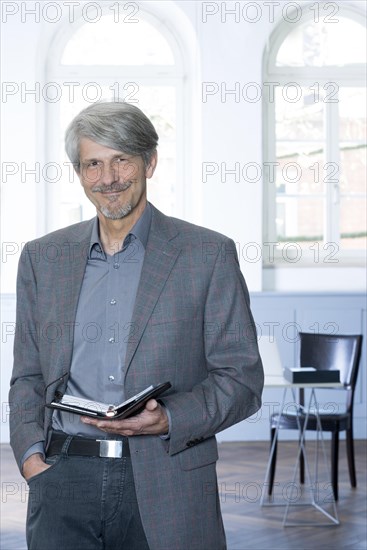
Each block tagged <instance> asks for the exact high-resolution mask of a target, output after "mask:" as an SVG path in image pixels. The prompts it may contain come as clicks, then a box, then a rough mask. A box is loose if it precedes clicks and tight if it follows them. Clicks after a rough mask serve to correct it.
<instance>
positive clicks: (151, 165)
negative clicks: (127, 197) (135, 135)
mask: <svg viewBox="0 0 367 550" xmlns="http://www.w3.org/2000/svg"><path fill="white" fill-rule="evenodd" d="M157 163H158V152H157V149H156V150H155V151H154V153H152V156H151V157H150V161H149V164H148V165H147V167H146V169H145V177H146V178H147V179H150V178H151V177H152V176H153V174H154V171H155V169H156V166H157Z"/></svg>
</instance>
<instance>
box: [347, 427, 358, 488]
mask: <svg viewBox="0 0 367 550" xmlns="http://www.w3.org/2000/svg"><path fill="white" fill-rule="evenodd" d="M345 443H346V446H347V458H348V469H349V479H350V484H351V486H352V487H357V477H356V466H355V460H354V440H353V428H350V429H349V430H347V431H346V441H345Z"/></svg>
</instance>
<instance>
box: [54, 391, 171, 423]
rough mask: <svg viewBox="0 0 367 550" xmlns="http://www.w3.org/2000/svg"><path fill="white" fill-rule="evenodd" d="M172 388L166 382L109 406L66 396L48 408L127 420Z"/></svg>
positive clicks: (105, 418)
mask: <svg viewBox="0 0 367 550" xmlns="http://www.w3.org/2000/svg"><path fill="white" fill-rule="evenodd" d="M170 387H171V383H170V382H164V383H163V384H158V385H157V386H149V387H148V388H145V390H143V391H141V392H139V393H137V394H136V395H134V396H133V397H130V399H127V400H126V401H124V402H123V403H121V404H120V405H108V404H106V403H99V402H98V401H91V400H90V399H82V398H81V397H74V396H72V395H67V394H65V395H63V396H62V397H61V398H60V399H57V398H55V399H54V400H53V401H51V403H48V404H47V405H46V407H50V408H51V409H58V410H60V411H66V412H71V413H74V414H80V415H81V416H92V417H93V418H103V419H104V420H107V419H111V420H113V419H114V418H127V417H129V416H133V415H134V414H137V413H138V412H140V411H141V410H143V409H144V406H145V403H146V402H147V401H149V399H153V398H156V397H158V396H159V395H161V394H162V393H163V392H164V391H166V390H168V389H169V388H170Z"/></svg>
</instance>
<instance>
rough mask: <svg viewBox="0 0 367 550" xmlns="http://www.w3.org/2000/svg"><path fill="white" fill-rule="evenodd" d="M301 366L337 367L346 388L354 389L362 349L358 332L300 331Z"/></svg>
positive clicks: (327, 368)
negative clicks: (322, 332) (325, 332)
mask: <svg viewBox="0 0 367 550" xmlns="http://www.w3.org/2000/svg"><path fill="white" fill-rule="evenodd" d="M299 336H300V339H301V354H300V366H301V367H314V368H315V369H319V370H331V369H338V370H339V371H340V381H341V382H342V383H343V384H344V386H345V388H346V389H351V390H354V388H355V385H356V382H357V376H358V367H359V363H360V357H361V349H362V335H360V334H357V335H356V334H333V335H330V334H315V333H307V332H300V333H299Z"/></svg>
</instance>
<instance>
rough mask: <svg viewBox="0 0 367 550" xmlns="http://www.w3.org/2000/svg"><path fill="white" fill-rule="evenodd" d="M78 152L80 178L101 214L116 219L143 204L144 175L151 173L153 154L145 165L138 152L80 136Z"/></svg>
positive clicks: (154, 162)
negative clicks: (131, 153)
mask: <svg viewBox="0 0 367 550" xmlns="http://www.w3.org/2000/svg"><path fill="white" fill-rule="evenodd" d="M79 156H80V172H79V174H78V175H79V179H80V182H81V184H82V186H83V188H84V192H85V194H86V195H87V197H88V199H89V200H90V201H91V202H92V203H93V204H94V205H95V207H96V208H97V210H98V212H100V213H101V214H102V215H103V216H105V217H106V218H109V219H112V220H118V219H121V218H124V217H125V216H127V215H129V214H130V212H132V211H133V210H134V209H135V208H136V207H137V206H140V205H142V204H145V201H146V179H147V178H148V179H149V178H151V177H152V175H153V173H154V170H155V167H156V164H157V155H156V154H154V155H153V157H152V159H151V161H150V164H149V166H147V167H146V166H145V164H144V161H143V159H142V157H141V156H140V155H138V156H133V155H127V154H125V153H123V152H122V151H117V150H116V149H111V148H110V147H105V146H104V145H100V144H99V143H96V142H95V141H92V140H90V139H87V138H82V139H81V141H80V148H79Z"/></svg>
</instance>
